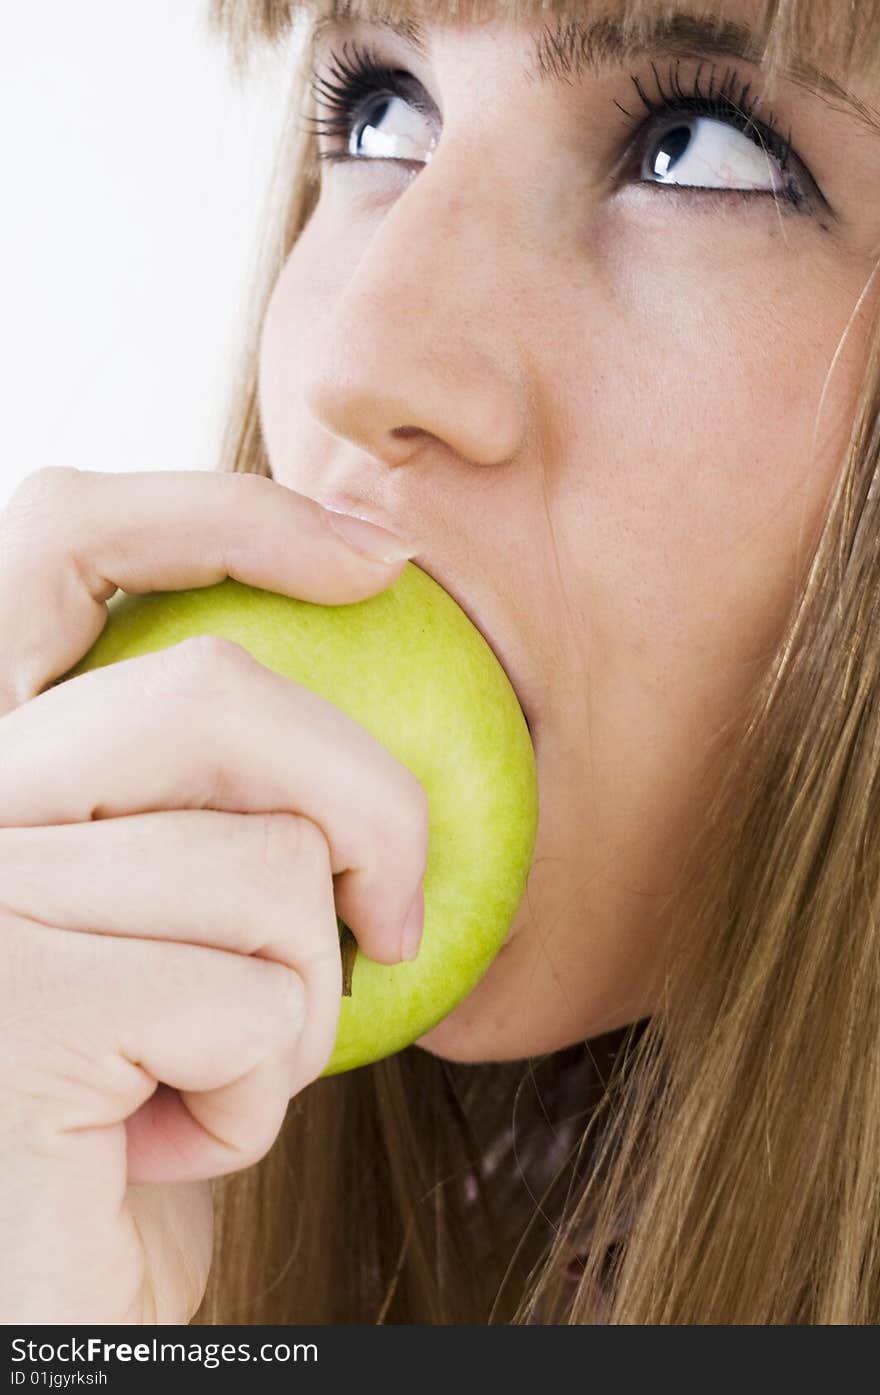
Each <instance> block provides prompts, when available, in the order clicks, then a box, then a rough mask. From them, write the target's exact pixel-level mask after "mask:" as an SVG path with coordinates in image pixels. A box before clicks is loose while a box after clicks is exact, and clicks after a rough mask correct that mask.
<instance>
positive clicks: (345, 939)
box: [336, 916, 358, 998]
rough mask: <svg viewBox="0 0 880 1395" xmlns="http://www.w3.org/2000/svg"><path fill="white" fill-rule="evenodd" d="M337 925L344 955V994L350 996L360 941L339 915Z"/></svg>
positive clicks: (346, 996) (341, 951)
mask: <svg viewBox="0 0 880 1395" xmlns="http://www.w3.org/2000/svg"><path fill="white" fill-rule="evenodd" d="M336 925H337V928H338V930H339V952H340V954H341V955H342V996H343V998H350V997H351V976H352V974H353V973H354V961H355V958H356V956H357V947H358V943H357V940H356V939H355V937H354V935H353V934H352V933H351V931H350V930H349V928H348V926H347V925H346V923H345V921H344V920H340V919H339V916H337V917H336Z"/></svg>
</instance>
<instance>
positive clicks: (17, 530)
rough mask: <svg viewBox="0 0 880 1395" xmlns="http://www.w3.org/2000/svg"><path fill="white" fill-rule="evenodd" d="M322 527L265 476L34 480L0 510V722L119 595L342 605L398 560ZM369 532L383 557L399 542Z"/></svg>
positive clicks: (166, 473)
mask: <svg viewBox="0 0 880 1395" xmlns="http://www.w3.org/2000/svg"><path fill="white" fill-rule="evenodd" d="M331 517H332V515H330V514H328V513H327V511H326V510H324V509H322V508H321V506H320V505H319V504H316V503H315V502H314V500H312V499H308V498H306V497H305V496H304V495H302V494H298V493H297V492H296V491H295V490H293V489H288V488H287V487H286V486H284V485H281V484H279V483H278V482H277V481H275V480H272V479H268V478H266V477H265V476H263V475H250V474H222V473H215V472H211V471H204V470H159V471H137V472H124V473H113V474H110V473H102V472H99V471H89V470H74V469H66V468H48V469H44V470H37V471H35V472H34V473H33V474H32V475H29V476H28V478H27V479H26V480H25V481H24V483H23V484H22V485H20V486H19V488H18V489H17V490H16V492H15V493H14V494H13V496H12V498H11V499H10V500H9V501H8V503H7V506H6V508H5V509H4V511H3V513H2V514H0V544H2V545H0V558H2V565H0V635H2V637H3V638H2V652H0V715H2V714H3V713H4V712H7V711H10V710H11V709H13V708H15V707H17V706H19V704H21V703H23V702H26V701H28V699H30V698H32V697H33V696H34V695H35V694H36V693H39V692H41V691H42V690H43V688H45V686H46V684H47V683H49V682H51V681H52V680H53V679H55V678H59V677H60V676H61V675H62V674H64V673H66V672H67V671H68V669H70V668H72V667H73V665H74V664H75V663H76V662H77V660H78V659H80V658H82V656H83V654H85V653H86V652H87V651H88V650H89V649H90V648H91V646H92V644H93V643H94V642H95V640H96V639H97V637H98V635H99V634H100V633H101V630H102V629H103V627H104V623H105V621H106V619H107V607H106V604H105V602H106V601H107V600H108V599H109V598H110V597H111V596H112V595H113V594H114V592H115V591H116V590H117V589H118V588H120V587H121V589H122V590H123V591H128V592H131V593H136V594H140V593H142V592H145V591H176V590H184V589H187V588H189V587H194V586H210V585H213V584H214V583H215V582H218V581H222V580H224V578H225V577H227V576H231V577H235V578H236V580H238V581H242V582H245V583H248V584H250V585H252V586H259V587H261V588H264V589H266V590H270V591H279V592H282V593H283V594H285V595H289V596H296V597H299V598H300V599H302V600H306V601H316V602H319V603H323V604H326V605H339V604H345V603H348V602H352V601H359V600H364V599H366V597H367V596H371V595H373V594H374V593H375V592H377V591H379V590H382V589H383V588H384V587H386V586H387V585H389V583H390V581H392V580H393V579H394V578H395V577H396V576H397V575H398V574H399V571H400V563H401V561H402V557H398V560H397V562H396V563H391V564H388V563H386V562H383V561H381V560H379V558H377V557H372V558H371V557H369V556H367V555H366V554H364V553H361V552H359V551H356V550H355V549H354V548H352V547H351V546H349V544H347V543H346V542H344V541H343V539H342V538H341V537H340V535H339V534H338V533H337V532H335V531H334V529H333V527H332V526H331V525H330V523H329V522H328V519H329V518H331ZM362 526H363V527H364V528H365V529H368V528H369V525H362ZM376 533H377V536H378V537H379V539H380V540H381V545H380V552H381V553H383V554H386V555H387V553H388V550H389V548H391V549H392V550H393V548H394V545H395V544H396V545H397V547H398V552H400V539H395V538H394V537H393V536H392V535H391V534H390V533H386V532H385V530H384V529H377V530H376ZM405 550H406V551H407V554H408V555H413V549H412V548H409V549H405Z"/></svg>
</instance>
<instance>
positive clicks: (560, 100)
mask: <svg viewBox="0 0 880 1395" xmlns="http://www.w3.org/2000/svg"><path fill="white" fill-rule="evenodd" d="M617 12H618V7H617V6H616V5H614V4H608V3H605V4H603V5H583V6H581V7H580V8H579V14H583V16H584V18H585V19H586V18H587V17H589V18H590V19H595V18H596V17H598V16H599V15H603V16H606V17H613V16H614V15H615V13H617ZM753 13H754V6H753V5H752V4H751V3H740V4H737V3H731V4H730V5H729V6H728V9H727V16H728V18H730V19H731V20H734V21H738V22H740V23H747V22H748V20H749V19H750V17H751V16H752V15H753ZM547 28H548V26H547V22H546V20H545V21H544V22H540V21H535V22H531V21H529V22H528V23H526V22H523V21H520V22H517V23H515V24H514V23H511V22H509V21H506V20H504V19H499V20H497V21H496V20H493V21H492V22H491V23H482V24H474V23H472V22H470V21H468V22H462V21H458V22H456V23H445V22H444V23H442V24H437V23H428V24H426V25H425V26H424V29H423V35H422V39H423V43H424V46H425V47H424V49H423V51H422V52H421V53H419V52H416V51H415V50H414V49H413V48H411V47H410V46H409V44H408V43H407V41H406V39H405V38H404V37H403V36H400V35H398V34H395V33H393V32H392V31H391V30H390V29H388V28H387V27H384V26H380V25H376V24H368V23H365V22H363V21H357V22H351V21H346V22H344V23H339V24H337V25H335V26H334V28H333V29H332V30H329V31H327V32H326V33H325V34H323V35H322V37H321V38H320V40H319V45H318V51H317V55H316V59H317V70H318V73H319V75H323V76H325V77H326V78H327V79H328V80H329V81H330V82H331V83H337V82H338V81H339V77H338V72H337V73H333V72H331V71H330V67H329V64H330V54H331V52H335V53H337V54H338V55H339V56H340V57H344V58H345V59H346V60H350V59H351V58H352V57H353V56H354V53H353V47H352V46H353V45H356V46H357V49H358V50H361V51H362V50H363V49H364V47H367V48H368V49H369V50H371V53H372V54H373V55H374V56H376V57H377V58H378V59H379V60H380V62H381V63H382V64H384V65H386V66H387V67H388V68H390V69H395V70H399V71H400V72H401V73H403V74H405V76H403V77H400V78H399V87H400V92H399V94H398V95H393V93H391V92H389V87H388V78H387V75H386V76H385V77H379V78H376V79H375V80H374V81H372V82H370V81H369V80H367V86H366V88H365V89H363V90H362V91H361V92H360V94H359V95H358V96H357V97H356V98H355V99H354V102H353V103H352V105H351V108H350V110H349V113H348V118H347V122H346V124H345V127H344V131H340V130H338V129H337V131H336V133H333V134H329V133H328V132H327V131H326V129H325V130H324V132H323V133H322V135H321V136H320V140H319V143H320V148H321V149H322V151H324V152H326V153H339V152H342V153H348V154H349V155H350V156H351V157H352V158H351V159H349V160H347V161H338V160H333V161H330V160H326V161H324V162H323V163H322V166H321V170H322V182H321V192H320V199H319V202H318V204H317V207H316V208H315V211H314V213H313V215H312V217H311V220H310V221H309V223H308V225H307V227H306V228H305V230H304V232H303V234H302V236H301V237H300V239H299V241H298V242H297V243H296V245H295V247H294V248H293V250H292V252H291V254H290V256H289V258H288V260H287V262H286V264H285V266H284V269H283V271H282V273H281V275H280V277H279V279H278V282H277V285H276V287H275V290H274V293H273V296H272V299H271V303H270V305H269V308H268V313H267V316H266V319H265V324H264V329H263V335H262V342H261V354H260V410H261V417H262V425H263V431H264V436H265V441H266V445H267V449H268V453H269V458H270V461H271V465H272V469H273V473H274V475H275V477H276V479H278V480H280V481H281V482H282V483H283V484H286V485H288V486H290V487H292V488H294V489H296V490H298V491H300V492H301V493H303V494H306V495H309V496H310V497H312V498H314V499H317V500H319V501H321V502H323V503H328V502H329V503H335V504H337V505H339V506H342V507H346V508H348V509H350V510H351V511H353V512H360V513H362V514H364V515H365V516H369V517H371V518H372V519H373V520H374V521H376V522H378V523H382V524H385V525H386V526H388V527H390V528H392V529H393V530H394V531H397V532H398V533H400V534H402V535H403V536H404V537H406V538H409V539H414V540H416V541H417V542H418V543H419V544H420V545H421V552H420V553H419V555H418V557H417V559H416V562H417V565H419V566H421V567H422V568H423V569H424V570H425V571H427V572H429V573H430V574H431V575H432V576H433V577H435V578H436V579H437V580H438V581H439V582H440V583H441V585H443V586H444V587H445V588H446V590H447V591H449V592H450V594H451V595H452V596H454V597H455V598H456V600H458V602H459V603H460V604H461V605H462V606H463V607H464V608H465V610H466V611H467V612H468V614H469V615H470V616H471V618H472V619H473V620H474V622H475V623H476V624H477V625H478V627H479V628H480V629H481V630H482V632H483V634H484V635H485V636H486V638H487V639H488V640H489V642H490V643H491V645H492V647H493V648H494V650H495V652H496V654H497V655H498V657H499V659H500V660H501V662H502V663H503V665H504V667H505V669H506V670H507V673H508V675H509V676H510V679H511V681H512V683H513V685H514V687H515V688H516V690H517V693H518V694H519V697H520V700H521V702H522V705H523V708H524V711H525V713H526V715H527V717H528V720H529V722H530V725H531V728H532V735H533V740H534V743H535V748H536V756H537V765H538V775H539V782H540V804H541V814H540V823H539V829H538V841H537V847H536V851H535V859H534V865H533V868H532V871H531V875H530V879H529V884H528V892H527V895H526V896H525V898H524V900H523V903H522V905H521V907H520V909H519V912H518V914H517V917H516V920H515V922H514V925H513V927H512V930H511V933H510V935H509V937H508V940H507V943H506V944H505V946H504V948H503V949H502V950H501V952H500V954H499V955H498V957H497V959H496V960H495V962H494V963H493V964H492V966H491V968H490V969H489V971H488V973H487V974H486V976H485V978H484V979H483V980H482V982H481V983H480V984H479V985H478V986H477V988H476V989H475V990H474V991H473V992H472V993H471V995H470V996H469V997H468V998H467V999H466V1000H465V1001H464V1002H463V1003H462V1004H461V1005H460V1006H459V1007H458V1008H457V1009H456V1010H455V1011H454V1012H452V1013H451V1014H450V1015H449V1016H448V1017H447V1018H446V1019H445V1020H444V1021H443V1022H442V1023H441V1024H440V1025H439V1026H437V1027H435V1028H434V1029H433V1030H432V1031H431V1032H429V1033H428V1034H427V1035H426V1036H425V1037H423V1038H422V1039H421V1042H420V1044H421V1045H422V1046H424V1047H425V1048H427V1049H428V1050H430V1051H433V1052H436V1053H437V1054H439V1055H442V1056H445V1057H448V1058H450V1059H456V1060H474V1061H475V1060H489V1059H498V1060H500V1059H505V1058H515V1057H523V1056H527V1055H534V1054H538V1053H542V1052H546V1051H553V1050H556V1049H558V1048H560V1047H563V1046H565V1045H568V1044H570V1043H572V1042H574V1041H577V1040H581V1039H584V1038H589V1037H592V1036H595V1035H598V1034H599V1033H602V1032H605V1031H609V1030H611V1029H613V1028H615V1027H618V1026H622V1025H623V1024H625V1023H627V1022H631V1021H634V1020H636V1019H638V1018H640V1017H642V1016H647V1015H648V1014H650V1013H651V1011H652V1010H653V1009H654V1007H655V1006H656V1004H657V1001H658V997H657V993H658V989H657V973H658V971H659V969H660V968H661V966H662V961H663V947H664V941H666V939H667V936H668V934H669V933H670V932H671V931H673V930H674V919H675V917H674V904H675V902H674V892H675V889H676V886H677V885H678V884H679V874H680V870H681V864H682V859H683V857H684V855H685V853H686V851H687V849H688V846H689V843H690V841H691V840H692V838H693V836H694V834H695V833H696V832H697V830H698V828H699V826H700V821H701V818H702V817H703V814H704V812H705V809H706V804H707V801H708V800H709V798H710V796H711V794H712V789H713V778H715V776H714V775H713V774H712V767H711V764H710V762H711V761H712V759H713V756H714V757H719V758H721V759H722V760H724V759H726V758H729V755H730V753H731V752H732V751H733V750H734V738H733V731H734V729H735V724H736V721H737V717H738V714H739V713H740V712H741V710H742V704H743V700H744V698H745V696H746V694H747V691H748V690H749V689H750V688H751V686H752V685H753V684H754V683H755V682H756V681H757V680H758V679H759V677H760V676H761V674H762V673H763V672H764V671H765V670H766V668H767V666H768V664H769V663H770V660H771V656H772V651H773V646H774V644H775V643H776V642H777V640H778V639H779V638H780V636H781V633H782V627H783V624H784V621H785V618H786V614H787V612H788V610H789V608H790V606H791V604H792V602H793V600H794V598H795V595H796V592H797V589H798V583H799V581H800V580H802V579H803V576H804V573H805V565H806V563H807V562H808V559H809V553H810V549H811V547H812V546H813V545H814V544H815V541H816V539H817V537H818V528H819V527H820V525H821V522H822V517H823V513H824V511H825V508H826V505H827V501H828V496H829V491H830V490H831V488H832V486H833V484H834V480H835V476H836V473H837V470H838V468H839V464H840V461H841V459H842V454H843V451H844V449H845V446H846V441H847V437H848V431H849V425H850V422H851V419H852V413H853V408H854V403H855V399H856V395H857V389H858V386H859V383H860V370H861V368H862V365H863V361H864V357H865V353H866V342H867V335H866V328H867V324H868V318H869V317H868V310H869V308H870V307H872V305H873V299H872V295H873V290H874V283H873V282H872V283H871V284H870V286H869V289H868V294H867V295H866V296H865V297H864V299H863V301H862V304H861V305H860V306H859V308H858V312H857V313H856V314H855V315H854V311H855V310H856V307H857V303H858V302H859V297H860V295H861V293H862V291H863V289H864V288H865V286H866V283H867V282H868V280H869V277H870V273H871V267H872V262H871V257H870V253H871V251H872V248H873V246H874V244H876V242H877V240H878V236H880V179H878V177H877V176H878V170H880V159H878V155H880V145H878V137H877V135H876V134H875V133H874V132H873V131H869V130H868V129H866V128H865V126H863V125H862V124H861V122H860V121H859V120H858V119H857V118H856V117H855V116H854V115H852V114H851V113H850V112H849V111H848V110H846V108H845V107H844V106H843V104H841V103H840V102H832V103H831V104H830V105H829V103H828V100H827V99H825V98H823V97H820V96H818V95H815V94H814V93H813V92H812V91H810V90H809V89H808V88H807V87H805V86H803V85H796V84H795V83H794V82H790V81H783V82H781V83H780V84H779V87H778V89H777V91H776V92H775V93H774V100H773V111H774V112H775V128H774V129H775V130H777V131H781V132H782V133H783V135H786V136H787V135H788V133H789V130H790V132H791V145H792V153H791V155H790V157H789V158H788V160H787V167H784V166H785V164H786V162H785V160H784V154H783V152H781V151H779V152H778V153H774V152H775V151H777V147H775V146H774V144H773V142H772V139H771V138H769V137H767V136H765V138H764V146H763V148H762V147H761V145H759V144H757V143H756V136H755V132H756V129H757V130H761V129H762V128H761V127H756V126H754V125H753V126H752V127H750V128H749V129H747V130H745V131H744V130H743V129H742V127H743V126H744V125H746V115H747V114H748V112H749V107H750V104H751V102H752V101H753V100H754V99H755V98H758V101H757V103H756V106H755V108H754V110H753V111H752V113H751V114H752V118H753V121H754V122H755V123H757V122H763V123H764V125H765V126H769V125H770V121H771V114H770V111H769V108H768V107H767V105H766V104H764V103H763V102H762V101H761V100H760V99H761V93H762V81H761V74H760V70H759V69H758V68H756V67H754V66H753V65H750V64H749V63H747V62H745V61H744V60H739V59H737V58H734V57H731V56H730V54H729V53H727V54H721V55H719V54H717V53H714V54H713V53H707V52H706V51H705V49H704V50H698V49H695V48H694V46H693V43H691V44H690V45H688V44H685V43H682V44H680V45H679V47H678V48H677V49H676V50H675V53H674V55H673V56H670V54H669V52H668V51H663V50H660V49H652V50H651V51H649V52H648V53H644V54H641V55H637V54H636V55H630V56H629V57H625V58H624V59H623V60H620V59H617V58H614V57H611V58H609V59H606V61H604V62H603V64H602V65H601V66H594V67H592V68H591V67H589V66H588V67H587V70H586V71H585V72H583V74H581V75H577V74H576V73H574V72H570V73H569V74H568V77H567V80H565V81H559V80H558V79H557V80H556V81H555V82H552V81H550V80H548V79H547V78H544V79H543V80H542V79H541V78H540V76H539V75H537V74H536V72H535V69H536V56H535V45H536V41H537V40H538V39H539V38H540V36H541V35H542V34H544V33H545V32H546V30H547ZM343 44H345V45H346V48H345V51H344V53H343ZM652 62H653V64H654V68H653V69H652ZM544 66H545V67H546V66H547V64H546V63H545V64H544ZM526 69H529V70H530V71H531V72H532V76H531V77H527V76H525V70H526ZM633 76H635V78H636V79H637V81H638V85H639V86H640V87H641V90H642V92H643V93H644V95H645V98H646V99H647V101H648V102H649V103H653V104H658V103H660V102H661V101H662V100H663V93H665V94H666V95H667V96H669V97H670V98H671V99H672V100H673V101H674V102H677V103H678V104H679V110H678V111H677V112H674V113H673V114H672V115H671V116H670V115H669V114H666V115H664V114H663V112H662V111H654V112H649V110H648V109H647V107H646V106H644V105H643V104H642V99H641V98H640V95H639V92H638V90H637V87H636V83H635V82H634V81H633ZM698 76H699V85H700V91H701V93H702V94H703V97H704V98H705V97H706V95H707V93H708V91H709V89H710V84H711V87H712V91H713V92H714V93H715V95H716V96H717V95H718V92H719V89H721V90H722V91H723V92H726V93H727V101H726V104H725V103H724V100H723V99H722V109H721V110H720V111H719V112H716V113H714V114H707V111H708V108H707V106H706V103H705V101H704V103H703V106H702V107H701V109H700V110H699V111H697V112H694V111H693V110H687V109H682V108H683V107H684V108H686V107H687V100H688V97H689V96H690V95H691V94H693V92H694V91H695V80H696V79H697V77H698ZM658 79H659V81H658ZM745 84H751V87H750V90H749V92H748V94H747V95H744V94H743V91H742V89H743V87H744V86H745ZM618 104H619V105H618ZM621 108H625V109H626V111H627V112H628V113H629V114H630V115H629V117H627V116H625V115H624V113H623V111H622V110H621ZM738 113H741V115H740V116H739V118H738V124H737V114H738ZM743 113H744V114H743ZM318 114H319V115H324V116H330V115H332V114H333V113H331V112H330V111H329V110H328V107H327V105H326V101H324V100H323V99H322V100H321V101H320V102H319V106H318ZM638 181H641V182H638ZM744 190H750V191H752V192H749V193H744V192H743V191H744ZM774 190H775V191H776V194H777V197H776V198H774V197H773V191H774ZM755 191H759V192H755ZM850 321H852V323H850ZM848 324H849V325H850V328H849V331H848V333H847V334H846V336H845V338H844V339H843V342H842V344H841V338H842V336H843V335H844V331H845V330H846V328H847V325H848ZM839 345H840V352H839V353H838V354H837V357H836V358H835V354H836V351H837V350H838V346H839ZM820 403H821V411H819V407H820ZM817 413H818V415H817ZM725 728H726V730H725ZM715 769H716V772H717V767H716V768H715Z"/></svg>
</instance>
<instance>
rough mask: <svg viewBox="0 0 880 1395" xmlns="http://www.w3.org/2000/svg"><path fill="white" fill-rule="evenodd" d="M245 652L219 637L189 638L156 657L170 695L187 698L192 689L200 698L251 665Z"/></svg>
mask: <svg viewBox="0 0 880 1395" xmlns="http://www.w3.org/2000/svg"><path fill="white" fill-rule="evenodd" d="M253 662H254V660H253V659H252V657H251V655H250V654H249V653H248V651H247V650H246V649H244V648H243V647H242V645H240V644H236V643H235V642H234V641H233V640H231V639H224V638H223V637H222V636H221V635H191V636H190V637H189V638H188V639H184V640H181V641H180V643H179V644H175V645H172V647H171V648H170V649H162V650H160V651H158V653H157V655H156V665H157V668H158V671H159V673H160V674H161V676H162V677H163V679H165V680H166V681H167V682H168V683H170V685H171V688H172V690H173V691H174V692H180V693H181V694H182V695H184V696H190V695H191V694H192V693H193V691H194V689H193V685H195V690H196V691H197V693H198V695H199V696H202V697H204V695H205V692H206V690H207V691H214V692H216V691H217V690H218V689H222V688H225V687H227V686H228V684H229V683H230V681H231V680H233V679H237V678H238V676H239V675H240V674H241V673H242V672H243V671H244V670H245V669H247V668H249V667H250V666H251V665H252V664H253Z"/></svg>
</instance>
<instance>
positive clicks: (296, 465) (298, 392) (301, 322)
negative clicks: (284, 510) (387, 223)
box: [257, 220, 336, 487]
mask: <svg viewBox="0 0 880 1395" xmlns="http://www.w3.org/2000/svg"><path fill="white" fill-rule="evenodd" d="M326 262H327V258H326V255H324V256H321V257H320V258H319V257H318V253H317V247H316V245H315V237H314V220H313V222H312V223H310V224H309V225H308V226H307V227H306V229H305V231H304V232H303V233H302V235H301V237H300V239H299V241H298V242H297V244H296V246H295V247H294V249H293V251H292V252H291V253H290V255H289V257H288V259H287V261H286V262H285V264H284V267H283V269H282V271H281V275H280V276H279V278H278V280H277V281H276V283H275V286H274V288H273V290H272V294H271V296H270V298H269V303H268V305H267V307H266V312H265V314H264V317H263V323H262V326H261V329H260V339H259V357H258V378H257V382H258V396H259V407H260V421H261V425H262V430H263V436H264V438H265V442H266V448H267V450H268V453H269V458H270V460H271V462H272V470H273V474H274V475H275V477H276V478H277V479H280V480H281V481H282V482H283V483H286V484H289V485H291V486H294V487H295V486H296V485H297V484H300V486H302V485H303V484H304V481H303V480H302V479H301V478H300V475H299V472H300V471H301V470H302V468H303V462H304V461H305V460H307V459H308V458H309V439H308V438H309V434H310V433H311V434H313V435H314V436H315V437H317V436H318V435H319V434H320V432H319V425H318V423H317V422H316V421H315V419H314V418H313V417H312V415H311V414H310V413H309V412H308V411H307V410H306V408H305V404H304V386H305V383H306V381H307V375H308V372H309V367H310V364H311V363H313V362H314V357H315V353H316V352H317V351H318V341H317V336H318V334H319V333H320V331H321V325H322V322H323V321H324V320H325V318H326V316H327V312H328V307H332V306H333V305H334V304H335V295H336V291H335V288H334V286H333V284H332V277H331V275H330V274H328V269H327V266H326Z"/></svg>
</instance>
